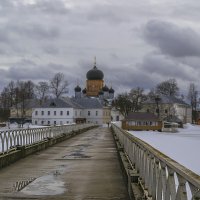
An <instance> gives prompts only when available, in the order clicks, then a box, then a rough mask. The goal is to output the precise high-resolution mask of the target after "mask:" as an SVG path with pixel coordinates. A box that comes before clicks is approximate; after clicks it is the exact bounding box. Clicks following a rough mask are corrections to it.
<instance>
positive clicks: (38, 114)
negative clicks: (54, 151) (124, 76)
mask: <svg viewBox="0 0 200 200" xmlns="http://www.w3.org/2000/svg"><path fill="white" fill-rule="evenodd" d="M103 78H104V74H103V72H102V71H101V70H99V69H98V68H97V66H96V59H95V62H94V66H93V68H92V69H91V70H89V71H88V72H87V74H86V79H87V80H86V88H84V89H83V90H82V89H81V87H80V86H79V85H77V86H76V87H75V88H74V90H75V97H71V98H70V97H62V98H59V99H49V100H48V101H46V102H44V103H43V104H42V105H40V106H37V107H35V108H33V111H32V123H33V124H37V125H63V124H72V123H95V124H98V125H102V124H107V123H110V121H111V118H112V117H111V106H110V105H111V102H112V100H113V98H114V92H115V91H114V89H113V88H112V87H110V88H108V86H107V85H106V84H105V83H104V79H103Z"/></svg>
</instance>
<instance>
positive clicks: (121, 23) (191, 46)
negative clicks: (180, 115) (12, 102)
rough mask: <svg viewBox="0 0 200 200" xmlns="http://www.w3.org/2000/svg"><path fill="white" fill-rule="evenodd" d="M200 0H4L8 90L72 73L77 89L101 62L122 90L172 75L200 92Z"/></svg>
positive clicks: (1, 71)
mask: <svg viewBox="0 0 200 200" xmlns="http://www.w3.org/2000/svg"><path fill="white" fill-rule="evenodd" d="M199 10H200V1H198V0H176V1H174V0H141V1H138V0H124V1H116V0H0V88H3V87H4V86H5V85H6V84H7V83H8V82H9V81H11V80H15V81H16V80H33V81H34V82H35V83H37V82H39V81H44V80H49V79H50V78H51V77H53V75H54V74H55V73H57V72H62V73H64V75H65V77H66V79H67V80H68V82H69V83H70V89H71V90H72V89H73V88H74V87H75V86H76V84H77V82H78V83H80V86H81V87H82V88H83V87H85V80H86V77H85V75H86V73H87V71H88V70H90V69H91V68H92V67H93V63H94V56H96V57H97V67H98V68H99V69H101V70H102V71H103V72H104V80H105V82H106V83H107V85H108V86H111V85H112V86H113V88H114V89H115V90H116V91H117V92H121V91H126V90H127V91H128V90H129V89H131V88H134V87H137V86H140V87H143V88H145V89H148V88H152V87H154V86H155V85H156V84H157V83H159V82H161V81H164V80H167V79H169V78H175V79H177V82H178V84H179V87H180V89H181V92H182V93H185V92H186V91H187V88H188V85H189V84H190V83H191V82H194V83H195V84H197V85H198V89H199V90H200V87H199V85H200V84H199V83H200V78H199V77H200V67H199V66H200V23H199V20H200V12H199Z"/></svg>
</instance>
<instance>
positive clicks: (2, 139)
mask: <svg viewBox="0 0 200 200" xmlns="http://www.w3.org/2000/svg"><path fill="white" fill-rule="evenodd" d="M91 126H94V125H93V124H73V125H63V126H52V127H45V128H30V129H18V130H7V131H0V153H7V152H9V151H10V150H11V149H12V148H16V146H19V145H20V146H26V145H30V144H33V143H36V142H39V141H42V140H44V139H47V138H54V137H56V136H59V135H61V134H69V133H70V132H72V131H77V130H81V129H83V128H88V127H91Z"/></svg>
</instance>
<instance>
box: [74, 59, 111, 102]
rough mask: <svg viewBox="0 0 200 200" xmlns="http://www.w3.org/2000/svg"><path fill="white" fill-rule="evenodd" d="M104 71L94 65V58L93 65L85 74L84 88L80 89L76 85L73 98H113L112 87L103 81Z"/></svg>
mask: <svg viewBox="0 0 200 200" xmlns="http://www.w3.org/2000/svg"><path fill="white" fill-rule="evenodd" d="M103 78H104V73H103V72H102V71H101V70H99V69H98V68H97V66H96V59H95V62H94V66H93V68H92V69H91V70H89V71H88V72H87V74H86V79H87V80H86V88H84V89H83V90H81V87H80V86H79V85H77V86H76V87H75V88H74V90H75V98H81V97H97V98H99V99H113V98H114V92H115V91H114V89H113V88H112V87H110V88H108V86H107V85H106V84H105V83H104V80H103Z"/></svg>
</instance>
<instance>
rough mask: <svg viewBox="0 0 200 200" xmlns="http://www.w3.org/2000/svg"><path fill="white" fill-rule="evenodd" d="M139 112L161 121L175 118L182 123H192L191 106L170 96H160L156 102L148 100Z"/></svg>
mask: <svg viewBox="0 0 200 200" xmlns="http://www.w3.org/2000/svg"><path fill="white" fill-rule="evenodd" d="M141 111H142V112H150V113H154V114H156V115H157V116H158V117H159V118H160V119H161V120H165V119H167V118H169V117H170V116H171V117H172V116H175V117H176V118H177V119H179V120H180V121H182V123H192V108H191V106H190V105H189V104H187V103H185V102H184V101H183V100H182V99H179V98H176V97H172V96H165V95H160V96H159V100H158V101H157V102H156V101H155V100H154V99H148V100H147V101H146V102H145V103H144V105H143V108H142V110H141Z"/></svg>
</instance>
